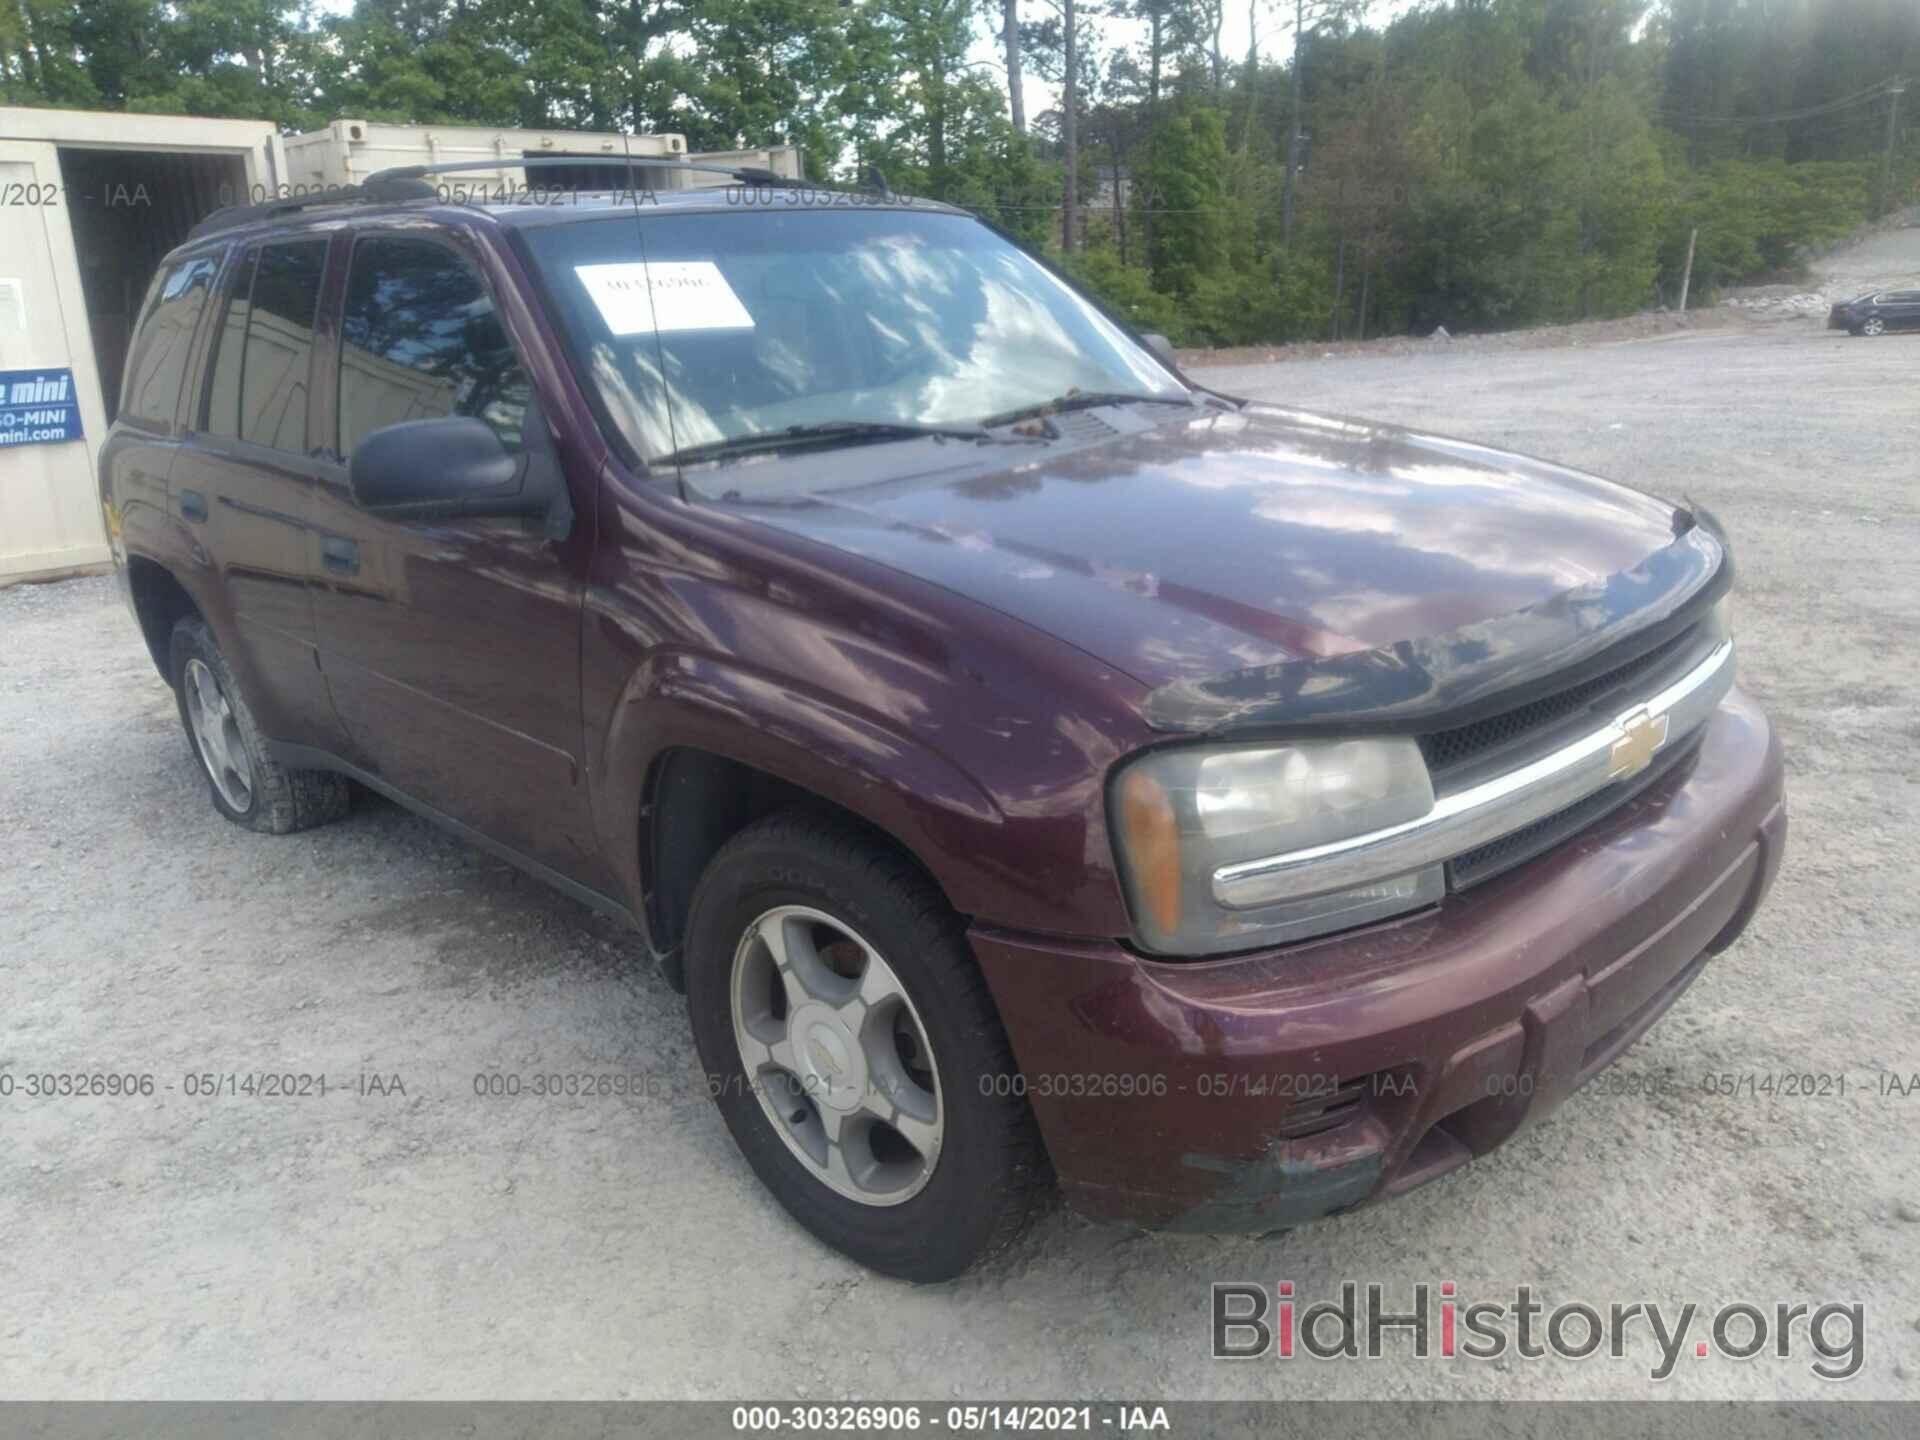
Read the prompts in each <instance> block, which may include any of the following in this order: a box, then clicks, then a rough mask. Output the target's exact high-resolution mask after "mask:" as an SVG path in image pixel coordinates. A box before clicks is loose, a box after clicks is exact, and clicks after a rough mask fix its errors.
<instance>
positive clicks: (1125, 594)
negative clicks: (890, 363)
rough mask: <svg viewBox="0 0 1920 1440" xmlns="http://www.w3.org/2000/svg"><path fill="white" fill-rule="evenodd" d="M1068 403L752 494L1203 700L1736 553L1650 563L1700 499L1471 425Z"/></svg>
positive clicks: (1558, 607) (1571, 616)
mask: <svg viewBox="0 0 1920 1440" xmlns="http://www.w3.org/2000/svg"><path fill="white" fill-rule="evenodd" d="M1056 423H1057V424H1058V425H1059V426H1060V428H1061V429H1062V431H1063V432H1064V434H1063V437H1062V438H1061V439H1060V440H1058V441H1055V442H1054V443H1052V444H1049V445H1044V446H1034V447H1031V448H1027V447H1022V446H1018V445H1008V446H996V447H992V448H990V449H978V448H975V447H971V446H969V447H966V449H965V450H964V451H962V450H961V447H958V446H940V445H936V444H934V443H932V442H927V443H926V445H925V448H926V449H928V450H940V451H942V452H944V453H945V454H948V455H953V454H956V452H958V454H960V455H964V456H965V457H966V458H965V459H964V460H960V459H958V458H956V459H955V460H954V461H952V462H949V463H947V465H946V467H945V468H941V469H935V470H931V471H927V472H923V473H920V474H917V475H915V476H912V477H910V478H906V479H898V478H889V479H885V480H880V481H876V482H875V483H859V480H858V477H857V476H856V477H854V483H851V484H848V483H847V472H846V470H845V469H843V470H842V472H841V478H840V480H839V482H838V486H836V488H833V489H831V490H829V491H828V492H827V493H814V494H810V495H808V496H807V497H806V498H805V499H804V500H803V501H797V502H796V501H793V500H788V501H786V502H783V503H765V502H757V503H751V504H749V505H748V507H747V508H748V509H750V511H751V512H752V513H753V514H754V515H755V516H756V518H759V519H762V520H765V521H766V522H768V523H770V524H774V525H776V526H779V527H781V528H782V529H785V530H787V531H790V532H793V533H796V534H799V535H803V536H806V537H808V538H810V539H813V540H816V541H821V542H824V543H827V544H830V545H834V546H837V547H839V548H842V549H844V550H847V551H851V552H854V553H858V554H860V555H863V556H866V557H868V558H871V559H874V560H878V561H882V562H884V563H886V564H889V565H892V566H895V567H897V568H899V569H901V570H903V571H906V572H908V573H910V574H913V575H917V576H921V577H924V578H926V579H928V580H931V581H933V582H935V583H937V584H940V585H943V586H946V587H948V588H949V589H952V590H955V591H958V592H960V593H961V594H964V595H967V596H969V597H971V598H972V599H974V600H977V601H979V602H980V603H981V604H983V605H989V606H992V607H994V608H996V609H998V610H1002V611H1005V612H1008V613H1010V614H1013V615H1015V616H1018V617H1019V618H1021V619H1024V620H1026V621H1028V622H1029V623H1031V624H1033V625H1036V626H1039V627H1041V628H1042V629H1044V630H1047V631H1049V632H1051V633H1053V634H1055V635H1057V636H1059V637H1060V638H1062V639H1064V640H1066V641H1068V642H1069V643H1071V644H1073V645H1075V646H1077V647H1079V648H1080V649H1081V650H1084V651H1086V652H1088V653H1089V654H1091V655H1093V656H1095V657H1096V658H1098V659H1099V660H1101V661H1104V662H1105V663H1107V664H1109V665H1112V666H1114V667H1116V668H1117V669H1119V670H1121V671H1124V672H1125V673H1127V674H1128V675H1131V676H1133V677H1134V678H1136V679H1137V680H1139V681H1141V682H1142V683H1143V684H1145V685H1146V686H1148V687H1150V688H1153V689H1155V690H1160V689H1162V688H1163V687H1165V688H1166V689H1167V692H1168V694H1170V695H1178V694H1179V693H1181V692H1182V690H1183V689H1184V691H1185V692H1186V693H1187V695H1188V699H1189V700H1195V699H1196V698H1197V697H1198V695H1199V690H1198V689H1197V688H1196V687H1203V686H1205V685H1208V684H1212V683H1213V682H1217V681H1218V680H1219V679H1220V678H1221V677H1223V676H1232V675H1241V676H1245V675H1247V674H1248V673H1250V672H1253V673H1266V672H1270V671H1273V670H1274V669H1275V667H1288V666H1294V665H1297V664H1299V663H1301V662H1305V663H1306V664H1308V665H1314V664H1325V663H1329V662H1339V661H1342V660H1345V661H1346V662H1347V663H1348V664H1349V665H1351V664H1352V663H1354V657H1362V656H1374V655H1378V654H1382V653H1385V654H1387V655H1389V656H1391V655H1392V653H1393V652H1394V650H1395V647H1403V653H1411V652H1405V651H1404V647H1405V646H1406V645H1408V644H1409V643H1410V642H1412V643H1415V644H1418V643H1419V642H1430V641H1432V640H1433V639H1434V638H1435V637H1466V639H1465V640H1464V642H1463V643H1465V644H1466V645H1468V646H1469V647H1470V648H1473V649H1474V650H1475V652H1476V656H1475V657H1463V658H1475V659H1476V663H1477V664H1478V666H1479V669H1480V671H1481V672H1482V673H1481V680H1482V681H1483V682H1486V681H1488V680H1490V679H1491V678H1494V677H1492V676H1491V673H1490V672H1489V670H1488V664H1489V662H1491V661H1502V662H1510V664H1511V665H1523V664H1529V663H1532V664H1537V663H1539V662H1541V661H1542V659H1543V655H1542V654H1541V653H1540V652H1541V650H1542V647H1543V646H1547V647H1548V648H1552V647H1554V646H1558V647H1560V648H1564V647H1565V645H1566V643H1567V642H1568V640H1569V639H1570V638H1574V637H1570V636H1569V635H1568V634H1566V633H1561V634H1559V635H1558V637H1557V639H1554V640H1552V641H1551V642H1549V641H1548V639H1547V638H1546V636H1545V632H1544V630H1542V629H1541V627H1539V626H1537V625H1536V626H1530V627H1523V628H1528V629H1529V630H1530V631H1532V632H1534V638H1533V639H1532V640H1529V641H1528V642H1526V643H1525V644H1519V643H1518V642H1517V641H1516V642H1515V643H1513V644H1507V643H1506V642H1504V641H1503V640H1502V638H1501V637H1500V636H1498V635H1493V636H1491V637H1489V636H1488V635H1487V634H1484V633H1479V630H1478V627H1484V626H1486V625H1487V624H1488V623H1489V622H1493V621H1495V620H1496V619H1498V618H1500V617H1515V616H1532V617H1535V618H1538V617H1540V616H1543V615H1550V616H1551V615H1557V617H1558V618H1557V620H1556V621H1555V626H1556V627H1557V628H1558V629H1559V630H1560V631H1562V632H1565V631H1566V628H1567V627H1568V626H1569V625H1571V626H1573V627H1574V629H1575V630H1579V631H1583V632H1597V631H1599V630H1602V629H1608V628H1612V629H1618V628H1619V627H1620V625H1621V624H1622V621H1623V617H1625V618H1627V619H1628V621H1629V623H1630V617H1629V616H1626V612H1629V611H1632V610H1633V609H1635V608H1636V607H1637V606H1638V605H1639V603H1640V601H1641V600H1642V599H1645V600H1646V601H1647V602H1648V603H1649V604H1652V603H1653V602H1654V601H1655V598H1656V596H1655V592H1658V595H1659V596H1660V597H1663V599H1664V600H1666V601H1675V596H1674V594H1673V593H1672V592H1673V591H1674V590H1675V587H1676V585H1677V586H1678V587H1679V588H1680V589H1682V590H1684V591H1686V592H1687V593H1688V594H1691V593H1692V591H1693V590H1697V589H1698V588H1700V583H1699V582H1701V580H1702V579H1703V578H1704V577H1705V576H1709V575H1710V574H1711V572H1712V571H1713V570H1714V569H1717V568H1718V561H1719V555H1718V553H1717V551H1716V553H1714V554H1711V555H1702V554H1697V553H1695V554H1689V555H1685V556H1682V557H1681V563H1680V564H1679V566H1678V569H1679V570H1680V571H1684V572H1686V573H1685V574H1678V573H1666V570H1671V569H1672V568H1673V567H1666V569H1665V570H1663V573H1662V574H1661V575H1658V576H1651V575H1649V574H1648V573H1647V569H1648V566H1649V565H1650V564H1651V565H1653V567H1654V568H1655V569H1662V567H1661V565H1660V561H1659V556H1660V554H1661V552H1667V551H1669V550H1670V549H1671V547H1674V546H1675V545H1676V538H1677V537H1679V536H1682V535H1684V534H1686V533H1687V532H1688V531H1689V530H1690V529H1691V528H1692V525H1693V521H1692V517H1691V513H1690V512H1688V511H1684V510H1681V511H1676V509H1675V508H1674V506H1672V505H1671V504H1668V503H1665V502H1662V501H1659V500H1655V499H1653V498H1651V497H1648V496H1646V495H1643V494H1640V493H1639V492H1637V491H1633V490H1630V489H1627V488H1625V487H1624V486H1620V485H1615V484H1612V483H1609V482H1607V481H1604V480H1600V479H1596V478H1595V477H1592V476H1589V475H1582V474H1579V473H1577V472H1574V471H1571V470H1567V469H1564V468H1562V467H1560V466H1556V465H1552V464H1548V463H1546V462H1544V461H1539V460H1532V459H1527V458H1524V457H1521V456H1517V455H1512V454H1508V453H1505V452H1502V451H1498V450H1493V449H1488V448H1486V447H1484V446H1480V445H1473V444H1468V443H1465V442H1462V441H1458V440H1449V439H1445V438H1442V437H1438V436H1433V435H1426V434H1421V433H1417V432H1413V431H1409V430H1404V429H1399V428H1397V427H1391V426H1385V425H1379V424H1372V423H1368V422H1363V421H1357V420H1349V419H1342V418H1335V417H1329V416H1323V415H1313V414H1308V413H1305V412H1299V411H1292V410H1283V409H1279V408H1277V407H1272V406H1263V405H1251V406H1248V407H1246V408H1245V409H1242V410H1240V411H1237V412H1226V411H1220V412H1214V411H1211V410H1210V411H1207V412H1204V413H1202V414H1201V415H1200V416H1198V417H1194V418H1189V417H1188V416H1186V415H1180V416H1179V417H1178V418H1177V419H1173V420H1168V419H1167V418H1166V416H1165V412H1164V411H1160V410H1156V409H1155V408H1153V407H1147V406H1139V407H1132V408H1128V409H1124V410H1123V409H1120V408H1114V409H1108V410H1101V411H1084V412H1079V413H1077V414H1070V415H1065V416H1061V417H1058V419H1057V421H1056ZM886 448H890V449H891V448H895V447H886ZM867 453H868V454H871V453H872V452H871V451H869V452H867ZM844 463H845V462H844V461H843V465H844ZM983 465H984V468H983ZM893 473H894V474H895V475H897V473H898V472H897V467H896V469H895V470H894V472H893ZM840 487H844V488H840ZM1694 543H1695V548H1696V549H1698V547H1699V546H1700V545H1701V544H1704V543H1707V542H1705V541H1704V539H1703V540H1699V541H1696V542H1694ZM1583 596H1584V597H1594V596H1600V597H1610V598H1606V599H1605V603H1604V604H1603V605H1602V606H1601V610H1604V612H1605V614H1604V615H1602V614H1601V612H1600V611H1598V610H1594V609H1593V608H1592V607H1590V606H1589V607H1586V608H1581V607H1579V606H1572V608H1571V609H1570V605H1571V602H1572V600H1573V599H1575V598H1578V597H1583ZM1678 598H1682V599H1684V598H1685V596H1680V597H1678ZM1676 603H1677V602H1676ZM1575 610H1578V611H1579V613H1578V614H1575V613H1573V612H1574V611H1575ZM1550 628H1551V627H1550ZM1518 633H1519V632H1518V630H1515V632H1514V634H1515V635H1516V636H1517V635H1518ZM1489 646H1490V647H1491V652H1492V653H1491V654H1480V653H1478V652H1482V651H1487V650H1488V647H1489ZM1503 651H1505V652H1511V653H1502V652H1503ZM1523 651H1524V652H1526V653H1521V652H1523ZM1389 663H1393V662H1391V660H1390V662H1389ZM1494 668H1495V669H1497V668H1499V666H1498V665H1495V666H1494ZM1245 688H1246V687H1245V686H1244V685H1243V686H1242V689H1243V690H1244V689H1245ZM1255 688H1256V689H1257V688H1259V687H1258V686H1256V687H1255ZM1296 688H1297V687H1296ZM1215 708H1216V709H1217V708H1218V707H1215ZM1175 728H1187V727H1184V726H1179V727H1175Z"/></svg>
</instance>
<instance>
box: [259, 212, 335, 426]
mask: <svg viewBox="0 0 1920 1440" xmlns="http://www.w3.org/2000/svg"><path fill="white" fill-rule="evenodd" d="M326 268H327V242H326V241H325V240H301V241H296V242H294V243H291V244H286V245H268V246H264V247H263V248H262V249H261V251H260V266H259V271H258V273H257V274H256V275H255V276H254V280H253V305H252V306H251V308H250V309H249V311H248V314H247V359H246V365H245V367H244V368H243V369H242V370H241V372H240V438H241V439H242V440H250V441H252V442H253V443H254V444H255V445H267V446H271V447H272V448H273V449H275V450H291V451H293V452H294V453H296V454H301V455H304V454H305V453H306V450H307V369H308V364H309V362H310V361H311V360H312V358H313V319H314V314H315V312H316V311H317V310H318V309H319V307H320V275H321V272H322V271H324V270H325V269H326Z"/></svg>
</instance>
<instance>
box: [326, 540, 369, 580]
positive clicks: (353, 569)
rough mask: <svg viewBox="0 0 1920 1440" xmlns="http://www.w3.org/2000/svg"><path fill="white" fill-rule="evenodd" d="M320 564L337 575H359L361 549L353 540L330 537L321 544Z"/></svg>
mask: <svg viewBox="0 0 1920 1440" xmlns="http://www.w3.org/2000/svg"><path fill="white" fill-rule="evenodd" d="M320 563H321V564H322V565H324V566H326V568H327V569H329V570H331V571H333V572H334V574H336V575H358V574H359V573H360V547H359V546H358V545H356V544H355V543H354V542H353V541H351V540H343V539H341V538H340V537H339V536H337V535H329V536H327V537H325V538H324V539H323V540H321V542H320Z"/></svg>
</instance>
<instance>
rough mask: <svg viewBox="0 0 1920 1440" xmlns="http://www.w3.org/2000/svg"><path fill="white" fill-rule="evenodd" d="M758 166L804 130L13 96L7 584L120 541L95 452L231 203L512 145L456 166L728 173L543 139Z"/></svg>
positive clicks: (691, 175)
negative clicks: (206, 226) (732, 138)
mask: <svg viewBox="0 0 1920 1440" xmlns="http://www.w3.org/2000/svg"><path fill="white" fill-rule="evenodd" d="M620 155H628V156H633V157H636V158H641V157H644V158H653V159H666V160H682V161H695V162H701V163H712V164H717V165H725V166H729V167H737V166H755V167H758V168H762V169H768V170H772V171H773V172H774V173H776V174H780V175H787V176H791V177H794V178H799V177H800V176H801V175H802V173H803V171H802V160H801V155H800V152H799V151H798V150H796V149H793V148H792V147H782V148H778V149H772V150H736V151H726V152H724V153H719V154H712V155H696V154H688V153H687V150H686V139H685V137H684V136H680V135H671V134H668V135H618V134H611V133H604V132H587V131H568V130H501V129H488V128H484V127H478V126H440V125H387V124H380V123H376V122H372V121H366V120H351V119H348V120H336V121H335V122H333V124H331V125H329V126H327V127H326V128H324V129H321V130H315V131H312V132H310V133H308V134H305V135H294V136H286V137H283V136H281V135H280V134H279V133H278V132H277V131H276V130H275V128H274V127H273V125H272V124H271V123H270V122H268V121H266V120H206V119H199V118H195V117H190V116H175V115H129V114H119V113H108V112H103V111H85V110H43V109H30V108H16V107H0V585H4V584H7V583H9V582H11V581H14V580H19V579H29V578H44V577H47V576H52V575H59V574H66V573H70V572H73V571H79V570H86V569H91V568H97V567H99V566H101V565H103V564H104V563H105V562H106V560H107V558H108V552H107V544H106V532H105V527H104V523H103V517H102V515H101V512H100V506H99V501H98V497H97V493H96V490H95V486H94V457H95V455H96V454H97V453H98V448H99V444H100V441H101V440H102V439H103V438H104V437H105V435H106V430H107V427H108V426H109V425H110V424H112V423H113V417H114V413H115V409H116V407H117V406H118V404H119V397H120V377H121V371H122V370H123V368H124V366H125V362H126V353H127V345H128V342H129V340H130V339H131V338H132V333H133V325H134V321H135V319H136V318H137V316H138V313H139V309H140V303H141V301H142V299H143V298H144V297H145V295H146V292H147V287H148V285H149V284H150V283H151V282H152V279H153V276H154V272H155V271H156V269H157V268H158V266H159V262H160V259H161V257H162V256H164V255H165V254H166V253H167V252H168V251H169V250H171V249H172V248H173V247H174V246H176V245H178V244H180V243H181V241H183V240H185V239H186V238H187V232H188V231H189V230H191V229H192V228H193V226H194V225H195V224H197V223H198V222H199V221H201V220H203V219H204V218H206V216H207V215H209V214H211V213H212V212H213V211H214V210H217V209H219V208H220V207H222V206H224V205H235V204H248V203H257V202H260V201H263V200H269V199H274V198H279V197H282V196H297V195H302V194H306V193H309V192H311V191H312V190H314V189H322V190H324V189H325V188H327V187H332V186H345V185H352V184H357V183H358V182H360V181H362V180H365V179H366V178H367V176H369V175H370V174H372V173H374V172H375V171H378V170H384V169H390V168H393V167H395V166H401V165H428V164H436V163H450V162H453V163H457V162H462V161H488V160H493V161H498V162H499V163H498V165H497V167H496V166H488V167H487V168H485V169H481V170H477V171H466V172H460V173H459V174H457V175H450V176H448V177H447V180H446V183H447V184H449V185H461V186H465V187H468V191H467V193H473V191H475V190H478V191H479V193H481V194H483V195H484V194H486V193H487V192H488V191H489V190H490V189H491V188H493V187H501V188H505V187H513V188H516V189H518V188H522V187H527V188H535V189H543V190H565V189H581V190H585V189H609V188H615V187H617V186H624V185H627V184H629V183H631V185H632V186H633V187H635V188H647V189H671V188H681V187H685V186H700V187H705V186H709V185H726V184H728V183H729V182H728V180H727V178H726V177H725V176H723V175H709V174H700V173H697V172H687V171H680V172H674V171H663V170H661V169H659V168H657V167H636V169H635V170H634V172H633V175H632V178H631V181H630V182H629V181H628V180H627V178H626V177H623V176H621V174H620V172H619V171H617V170H615V171H613V172H612V177H611V178H609V172H608V167H606V166H604V165H581V166H579V167H577V168H576V167H570V166H565V165H559V166H555V165H542V166H536V167H534V168H533V169H532V170H531V171H529V170H528V169H526V168H525V167H524V165H523V164H522V163H520V162H524V161H525V160H527V159H528V158H531V157H536V156H537V157H542V158H546V159H559V160H565V159H570V158H577V159H596V160H598V159H604V158H606V157H609V156H620Z"/></svg>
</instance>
